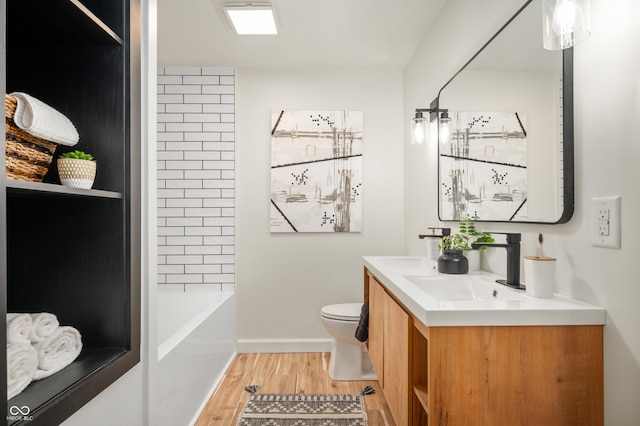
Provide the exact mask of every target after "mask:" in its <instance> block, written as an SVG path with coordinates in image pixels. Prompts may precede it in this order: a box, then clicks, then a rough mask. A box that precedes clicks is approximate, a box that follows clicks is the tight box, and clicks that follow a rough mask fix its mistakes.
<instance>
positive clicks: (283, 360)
mask: <svg viewBox="0 0 640 426" xmlns="http://www.w3.org/2000/svg"><path fill="white" fill-rule="evenodd" d="M328 368H329V353H273V354H271V353H260V354H238V355H237V356H236V358H235V359H234V360H233V362H232V364H231V366H230V367H229V370H228V371H227V373H226V374H225V376H224V378H223V379H222V381H221V383H220V385H219V386H218V388H217V389H216V391H215V393H214V394H213V396H212V397H211V399H210V400H209V402H208V403H207V405H206V407H205V408H204V410H203V411H202V414H201V415H200V417H199V418H198V421H197V422H196V426H210V425H225V426H226V425H232V426H235V425H236V423H237V421H238V416H239V415H240V413H241V412H242V409H243V407H244V404H245V402H246V401H247V398H248V397H249V393H247V391H245V390H244V387H245V386H248V385H259V386H260V390H259V391H258V392H261V393H307V394H316V393H351V394H353V393H360V392H361V391H362V389H363V388H364V387H365V386H367V385H368V386H372V387H373V388H375V390H376V393H374V394H371V395H365V396H364V402H365V409H366V411H367V417H368V424H369V426H395V423H394V422H393V419H392V418H391V412H390V411H389V407H388V405H387V402H386V401H385V399H384V396H383V395H382V389H380V386H379V384H378V382H377V381H358V382H336V381H333V380H331V378H330V377H329V375H328V373H327V370H328Z"/></svg>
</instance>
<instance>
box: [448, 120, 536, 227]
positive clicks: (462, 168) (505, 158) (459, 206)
mask: <svg viewBox="0 0 640 426" xmlns="http://www.w3.org/2000/svg"><path fill="white" fill-rule="evenodd" d="M449 116H450V117H451V122H450V124H449V129H450V130H449V134H450V137H449V139H448V141H443V142H444V143H442V144H441V145H440V185H441V187H440V191H441V198H442V200H445V201H446V202H443V203H442V211H441V214H442V215H443V216H445V217H452V218H456V220H460V219H462V218H465V217H473V216H479V217H481V218H486V217H491V218H496V219H497V220H513V219H514V218H517V217H526V215H527V212H526V210H527V203H526V201H527V130H526V129H527V121H526V116H525V115H524V114H522V113H518V112H454V111H450V112H449Z"/></svg>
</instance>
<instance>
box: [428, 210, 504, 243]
mask: <svg viewBox="0 0 640 426" xmlns="http://www.w3.org/2000/svg"><path fill="white" fill-rule="evenodd" d="M479 219H480V218H479V217H478V216H477V215H474V216H467V217H465V218H464V219H460V222H459V226H460V231H458V232H456V233H455V234H451V235H445V236H444V237H442V242H441V243H440V245H439V246H438V247H439V248H440V250H472V247H471V244H473V243H493V242H494V241H495V240H494V239H493V237H492V236H491V233H490V232H481V231H479V230H478V229H477V228H476V225H475V223H474V222H476V221H477V220H479ZM486 249H487V247H480V249H479V250H486Z"/></svg>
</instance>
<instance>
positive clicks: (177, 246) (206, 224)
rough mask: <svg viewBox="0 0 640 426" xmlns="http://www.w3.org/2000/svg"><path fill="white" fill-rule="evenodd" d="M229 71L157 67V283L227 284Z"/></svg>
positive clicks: (230, 272)
mask: <svg viewBox="0 0 640 426" xmlns="http://www.w3.org/2000/svg"><path fill="white" fill-rule="evenodd" d="M234 74H235V73H234V69H233V68H207V67H204V68H201V67H166V68H159V69H158V283H160V284H162V285H174V286H181V287H183V288H184V289H185V290H191V289H194V290H195V289H196V287H200V288H202V287H201V286H204V285H206V286H218V288H220V290H225V291H226V290H230V291H233V290H234V287H235V251H234V248H235V245H234V244H235V241H234V238H235V222H234V206H235V180H234V173H235V171H234V169H235V162H234V153H235V151H234V143H235V133H234V126H235V75H234ZM208 288H210V287H208Z"/></svg>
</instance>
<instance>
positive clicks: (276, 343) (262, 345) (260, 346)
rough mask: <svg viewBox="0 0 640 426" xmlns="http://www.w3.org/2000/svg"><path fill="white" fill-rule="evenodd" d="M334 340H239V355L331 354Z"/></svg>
mask: <svg viewBox="0 0 640 426" xmlns="http://www.w3.org/2000/svg"><path fill="white" fill-rule="evenodd" d="M332 342H333V340H332V339H330V338H329V339H238V353H246V354H247V353H284V352H331V344H332Z"/></svg>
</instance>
